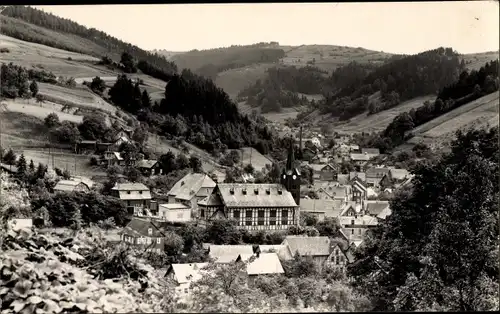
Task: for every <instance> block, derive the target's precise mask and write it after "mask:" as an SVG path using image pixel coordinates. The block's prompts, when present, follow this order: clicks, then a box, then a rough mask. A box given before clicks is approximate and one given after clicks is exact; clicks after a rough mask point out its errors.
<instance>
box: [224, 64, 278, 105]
mask: <svg viewBox="0 0 500 314" xmlns="http://www.w3.org/2000/svg"><path fill="white" fill-rule="evenodd" d="M276 65H277V64H274V63H261V64H255V65H250V66H246V67H243V68H238V69H231V70H227V71H224V72H221V73H219V74H218V75H217V78H216V79H215V84H217V86H219V87H220V88H222V89H223V90H224V91H225V92H226V93H227V94H228V95H229V96H230V97H231V98H233V99H234V98H235V97H236V96H237V95H238V93H239V92H240V91H241V90H242V89H244V88H245V87H247V86H249V85H251V84H254V83H255V82H256V81H257V80H258V79H263V78H265V76H266V71H267V69H269V68H271V67H273V66H276Z"/></svg>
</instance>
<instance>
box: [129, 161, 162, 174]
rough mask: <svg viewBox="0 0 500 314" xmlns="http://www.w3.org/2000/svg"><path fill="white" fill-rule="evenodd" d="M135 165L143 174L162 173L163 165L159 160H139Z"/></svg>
mask: <svg viewBox="0 0 500 314" xmlns="http://www.w3.org/2000/svg"><path fill="white" fill-rule="evenodd" d="M135 167H136V168H137V169H138V170H139V171H140V172H141V173H142V175H144V176H147V177H149V176H151V175H160V174H162V168H161V165H160V163H159V162H158V161H157V160H147V159H143V160H139V161H138V162H137V163H136V164H135Z"/></svg>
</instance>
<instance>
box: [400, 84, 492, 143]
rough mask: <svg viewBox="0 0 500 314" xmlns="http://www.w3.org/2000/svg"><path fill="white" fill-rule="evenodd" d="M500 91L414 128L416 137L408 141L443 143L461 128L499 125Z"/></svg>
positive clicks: (413, 131)
mask: <svg viewBox="0 0 500 314" xmlns="http://www.w3.org/2000/svg"><path fill="white" fill-rule="evenodd" d="M498 105H499V93H498V92H495V93H493V94H490V95H487V96H484V97H481V98H479V99H477V100H475V101H472V102H470V103H468V104H466V105H463V106H461V107H459V108H457V109H454V110H452V111H450V112H448V113H446V114H444V115H441V116H439V117H437V118H436V119H433V120H431V121H429V122H427V123H424V124H422V125H420V126H418V127H417V128H415V129H413V130H412V133H413V134H414V137H413V138H411V139H410V140H409V141H408V142H409V143H410V144H416V143H419V142H424V143H426V144H433V145H443V144H446V143H447V142H448V141H449V140H451V139H452V138H453V137H454V134H455V132H456V131H457V130H459V129H462V130H463V129H468V128H471V127H472V128H482V127H486V126H487V125H489V126H491V127H493V126H496V125H498Z"/></svg>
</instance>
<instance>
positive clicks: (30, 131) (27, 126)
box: [0, 108, 50, 149]
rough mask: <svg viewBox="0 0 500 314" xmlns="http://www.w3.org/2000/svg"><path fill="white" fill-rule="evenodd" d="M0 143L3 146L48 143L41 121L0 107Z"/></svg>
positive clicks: (13, 146) (11, 146) (32, 145)
mask: <svg viewBox="0 0 500 314" xmlns="http://www.w3.org/2000/svg"><path fill="white" fill-rule="evenodd" d="M0 123H1V133H0V136H1V145H2V147H4V148H7V147H8V148H13V149H14V148H18V147H43V146H45V145H48V144H50V142H49V141H48V140H47V135H46V134H47V132H48V130H47V128H46V127H45V125H44V124H43V121H42V120H40V119H38V118H35V117H33V116H29V115H26V114H24V113H20V112H11V111H6V110H5V109H1V108H0Z"/></svg>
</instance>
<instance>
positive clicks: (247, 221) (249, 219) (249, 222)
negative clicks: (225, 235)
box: [245, 210, 253, 226]
mask: <svg viewBox="0 0 500 314" xmlns="http://www.w3.org/2000/svg"><path fill="white" fill-rule="evenodd" d="M252 218H253V211H251V210H247V211H245V226H251V225H252Z"/></svg>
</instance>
